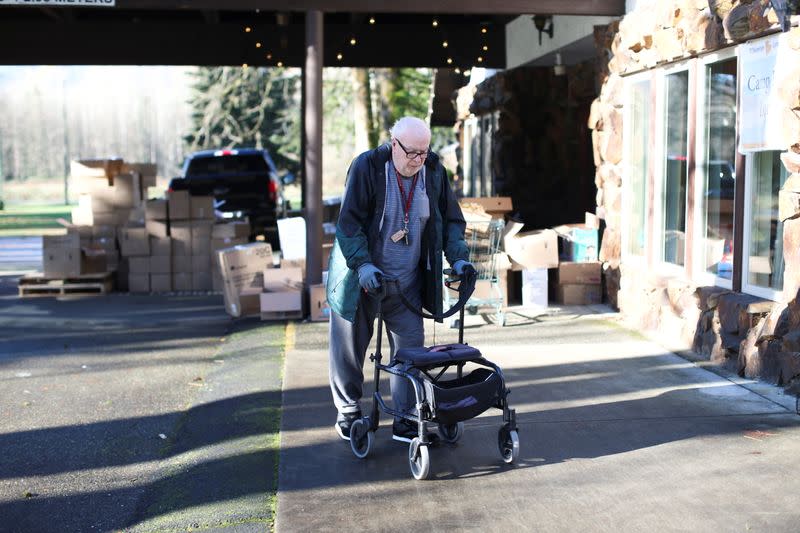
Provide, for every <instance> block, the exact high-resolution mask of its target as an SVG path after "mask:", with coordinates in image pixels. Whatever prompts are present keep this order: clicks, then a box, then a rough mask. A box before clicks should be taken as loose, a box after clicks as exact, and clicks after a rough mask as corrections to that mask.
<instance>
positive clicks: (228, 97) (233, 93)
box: [185, 67, 300, 174]
mask: <svg viewBox="0 0 800 533" xmlns="http://www.w3.org/2000/svg"><path fill="white" fill-rule="evenodd" d="M299 74H300V73H299V71H298V70H296V69H282V68H255V67H211V68H199V69H198V70H197V72H196V73H195V74H194V78H195V81H194V83H193V87H192V88H193V95H192V98H191V100H190V104H191V105H192V109H193V110H192V128H193V131H192V132H191V133H190V134H189V135H187V136H186V137H185V140H186V143H187V145H188V149H189V150H190V151H195V150H202V149H214V148H236V147H254V148H266V149H268V150H269V152H270V155H271V156H272V158H273V160H274V161H275V164H276V165H277V166H278V167H279V168H285V169H286V170H288V171H290V172H293V173H295V174H296V173H297V172H298V171H299V170H300V94H299V85H300V83H299V82H300V77H299Z"/></svg>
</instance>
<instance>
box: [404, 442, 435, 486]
mask: <svg viewBox="0 0 800 533" xmlns="http://www.w3.org/2000/svg"><path fill="white" fill-rule="evenodd" d="M408 466H409V467H410V468H411V475H412V476H414V479H427V478H428V473H429V472H430V470H431V457H430V455H429V454H428V447H427V446H423V445H422V443H421V442H420V440H419V437H414V440H412V441H411V443H410V444H409V445H408Z"/></svg>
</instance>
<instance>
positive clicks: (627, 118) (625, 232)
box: [621, 71, 658, 267]
mask: <svg viewBox="0 0 800 533" xmlns="http://www.w3.org/2000/svg"><path fill="white" fill-rule="evenodd" d="M655 74H656V73H655V72H654V71H644V72H639V73H636V74H632V75H630V76H626V77H625V97H626V101H628V102H629V103H630V102H631V95H632V92H633V87H634V86H635V85H637V84H639V83H643V82H647V83H648V84H649V89H650V100H651V101H650V106H651V109H652V100H653V98H657V84H658V78H657V75H655ZM632 108H633V106H632V105H626V106H625V107H624V109H623V121H622V124H623V133H622V135H623V139H624V142H625V145H624V147H623V150H624V152H623V154H624V155H623V161H625V164H624V166H623V169H622V179H623V183H624V184H625V186H624V187H623V188H622V205H623V206H630V205H632V204H631V198H632V195H633V191H632V190H631V187H632V185H631V175H632V173H633V167H632V164H631V153H632V146H631V142H630V139H631V138H632V135H633V118H634V117H633V109H632ZM656 111H657V109H656ZM656 114H657V113H656ZM654 120H656V117H655V116H651V117H650V122H652V121H654ZM647 127H648V128H650V126H649V125H648V126H647ZM656 134H657V130H656V132H650V135H651V138H650V143H651V145H652V144H654V141H655V139H654V137H655V135H656ZM656 146H657V144H656ZM653 163H654V160H653V154H652V153H651V155H650V157H649V158H648V162H647V169H646V176H645V187H646V188H645V198H644V206H645V211H647V209H648V208H649V207H650V201H651V197H652V195H651V194H650V193H651V192H652V187H653V184H652V177H653ZM621 221H622V235H621V239H622V250H621V257H622V260H623V261H624V262H625V263H627V264H633V265H634V266H636V267H644V266H646V265H647V264H648V263H649V256H650V253H649V252H650V249H651V248H652V246H650V243H648V242H647V241H648V240H649V238H650V228H647V227H646V228H645V243H644V249H643V250H642V254H641V255H638V254H632V253H630V251H629V246H628V245H629V240H630V238H631V231H630V228H631V212H630V209H623V210H622V213H621ZM650 222H651V221H649V220H648V217H647V216H646V215H645V223H646V224H650Z"/></svg>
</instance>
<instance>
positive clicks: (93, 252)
mask: <svg viewBox="0 0 800 533" xmlns="http://www.w3.org/2000/svg"><path fill="white" fill-rule="evenodd" d="M106 266H107V262H106V252H105V250H103V249H101V248H100V249H95V248H90V247H81V245H80V235H78V233H75V232H73V233H67V234H66V235H44V236H43V237H42V269H43V270H44V275H45V277H53V278H66V277H74V276H80V275H83V274H97V273H102V272H105V271H106Z"/></svg>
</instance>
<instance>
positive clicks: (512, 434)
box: [497, 425, 519, 464]
mask: <svg viewBox="0 0 800 533" xmlns="http://www.w3.org/2000/svg"><path fill="white" fill-rule="evenodd" d="M497 445H498V447H499V448H500V455H502V456H503V461H504V462H506V463H509V464H510V463H513V462H514V461H516V460H517V459H518V458H519V434H517V430H516V429H512V430H509V429H508V426H507V425H506V426H503V427H501V428H500V431H499V432H498V434H497Z"/></svg>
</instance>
